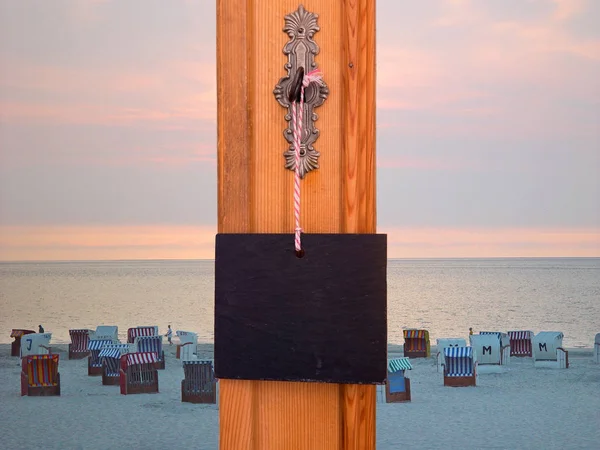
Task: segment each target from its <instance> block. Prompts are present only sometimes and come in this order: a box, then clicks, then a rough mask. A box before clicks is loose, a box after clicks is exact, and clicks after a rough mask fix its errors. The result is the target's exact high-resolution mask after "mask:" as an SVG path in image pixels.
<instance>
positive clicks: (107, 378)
mask: <svg viewBox="0 0 600 450" xmlns="http://www.w3.org/2000/svg"><path fill="white" fill-rule="evenodd" d="M134 347H135V346H134V344H106V345H105V346H104V347H102V350H100V353H99V354H98V358H99V359H100V361H101V364H102V384H103V385H105V386H112V385H117V386H118V385H119V376H120V374H121V365H120V363H121V356H123V355H126V354H127V353H133V352H135V348H134Z"/></svg>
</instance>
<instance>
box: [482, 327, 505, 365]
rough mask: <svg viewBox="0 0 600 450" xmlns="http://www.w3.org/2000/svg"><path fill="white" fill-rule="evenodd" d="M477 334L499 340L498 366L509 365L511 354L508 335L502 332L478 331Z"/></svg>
mask: <svg viewBox="0 0 600 450" xmlns="http://www.w3.org/2000/svg"><path fill="white" fill-rule="evenodd" d="M479 334H493V335H496V336H498V337H499V338H500V364H501V365H507V364H509V363H510V355H511V353H512V350H511V346H510V335H509V334H508V333H504V332H503V331H480V332H479Z"/></svg>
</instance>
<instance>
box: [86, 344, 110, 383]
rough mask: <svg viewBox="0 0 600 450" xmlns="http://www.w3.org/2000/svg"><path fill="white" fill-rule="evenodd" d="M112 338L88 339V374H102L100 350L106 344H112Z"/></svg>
mask: <svg viewBox="0 0 600 450" xmlns="http://www.w3.org/2000/svg"><path fill="white" fill-rule="evenodd" d="M112 343H113V341H112V340H108V339H91V340H90V341H88V350H89V351H90V356H88V376H90V377H98V376H101V375H102V360H101V359H100V350H102V347H104V346H105V345H109V344H112Z"/></svg>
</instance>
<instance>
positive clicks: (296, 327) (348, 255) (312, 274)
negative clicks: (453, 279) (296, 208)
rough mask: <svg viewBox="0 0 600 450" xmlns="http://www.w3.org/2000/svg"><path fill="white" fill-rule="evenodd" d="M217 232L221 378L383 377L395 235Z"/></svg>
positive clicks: (350, 380) (353, 380)
mask: <svg viewBox="0 0 600 450" xmlns="http://www.w3.org/2000/svg"><path fill="white" fill-rule="evenodd" d="M302 247H303V249H304V251H305V254H304V256H303V257H302V258H298V257H297V256H296V254H295V251H294V236H293V235H292V234H218V235H217V236H216V254H215V375H216V377H217V378H226V379H227V378H229V379H243V380H279V381H315V382H326V383H345V384H382V383H384V382H385V379H386V375H387V280H386V271H387V235H385V234H303V235H302Z"/></svg>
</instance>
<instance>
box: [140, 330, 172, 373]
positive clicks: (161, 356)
mask: <svg viewBox="0 0 600 450" xmlns="http://www.w3.org/2000/svg"><path fill="white" fill-rule="evenodd" d="M134 345H135V348H136V351H138V352H153V353H156V358H157V362H156V368H157V369H158V370H164V368H165V352H164V350H163V349H162V336H137V337H136V338H135V341H134Z"/></svg>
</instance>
